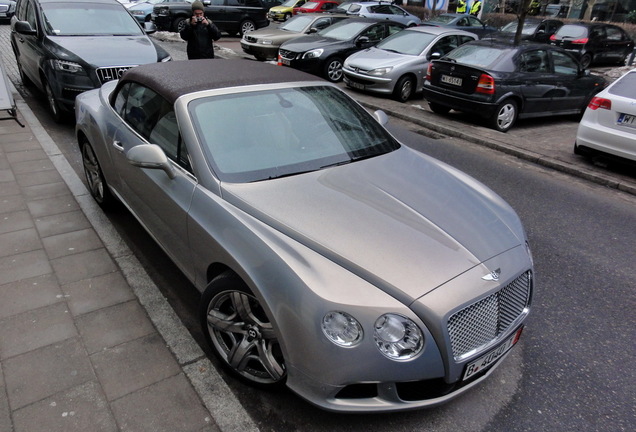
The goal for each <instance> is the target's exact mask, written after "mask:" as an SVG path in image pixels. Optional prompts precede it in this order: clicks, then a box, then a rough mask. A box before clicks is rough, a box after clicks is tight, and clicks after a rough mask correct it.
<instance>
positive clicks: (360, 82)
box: [342, 68, 395, 94]
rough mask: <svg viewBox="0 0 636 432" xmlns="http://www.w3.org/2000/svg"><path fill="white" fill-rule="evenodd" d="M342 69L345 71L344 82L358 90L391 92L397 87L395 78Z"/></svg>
mask: <svg viewBox="0 0 636 432" xmlns="http://www.w3.org/2000/svg"><path fill="white" fill-rule="evenodd" d="M342 71H343V72H344V76H343V80H344V83H345V84H346V85H347V86H349V87H351V88H354V89H357V90H364V91H368V92H372V93H381V94H391V93H393V89H394V88H395V80H394V79H392V78H386V77H375V76H369V75H363V74H360V73H356V72H354V71H353V70H351V69H347V68H343V69H342Z"/></svg>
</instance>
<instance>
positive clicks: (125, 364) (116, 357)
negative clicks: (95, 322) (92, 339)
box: [91, 333, 181, 401]
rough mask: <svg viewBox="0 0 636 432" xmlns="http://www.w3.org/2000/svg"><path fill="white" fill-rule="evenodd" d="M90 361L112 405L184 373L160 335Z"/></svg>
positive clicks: (136, 341)
mask: <svg viewBox="0 0 636 432" xmlns="http://www.w3.org/2000/svg"><path fill="white" fill-rule="evenodd" d="M91 361H92V362H93V367H94V368H95V373H96V374H97V376H98V377H99V382H100V383H102V387H103V389H104V393H106V398H107V399H108V400H109V401H113V400H115V399H118V398H120V397H122V396H125V395H127V394H129V393H132V392H134V391H137V390H139V389H142V388H144V387H146V386H149V385H151V384H154V383H157V382H159V381H162V380H164V379H166V378H168V377H171V376H174V375H176V374H178V373H179V372H180V371H181V369H180V367H179V365H178V364H177V362H176V361H175V359H174V357H173V356H172V354H171V353H170V351H169V350H168V348H166V346H165V342H164V341H163V339H161V337H159V335H158V334H157V333H153V334H151V335H148V336H145V337H143V338H140V339H137V340H134V341H131V342H127V343H125V344H122V345H118V346H116V347H114V348H109V349H106V350H104V351H101V352H99V353H96V354H93V355H92V356H91Z"/></svg>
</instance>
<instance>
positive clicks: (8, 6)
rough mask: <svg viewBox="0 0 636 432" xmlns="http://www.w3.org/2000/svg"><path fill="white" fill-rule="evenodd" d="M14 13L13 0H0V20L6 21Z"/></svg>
mask: <svg viewBox="0 0 636 432" xmlns="http://www.w3.org/2000/svg"><path fill="white" fill-rule="evenodd" d="M13 15H15V2H14V1H13V0H0V21H6V20H10V19H11V18H13Z"/></svg>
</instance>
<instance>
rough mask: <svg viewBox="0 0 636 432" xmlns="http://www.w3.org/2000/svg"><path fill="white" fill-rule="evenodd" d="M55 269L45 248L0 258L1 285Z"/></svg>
mask: <svg viewBox="0 0 636 432" xmlns="http://www.w3.org/2000/svg"><path fill="white" fill-rule="evenodd" d="M52 271H53V269H52V268H51V265H50V264H49V259H48V257H47V256H46V253H44V249H39V250H35V251H31V252H25V253H23V254H18V255H11V256H8V257H4V258H0V285H4V284H6V283H9V282H15V281H19V280H22V279H28V278H32V277H35V276H42V275H45V274H48V273H51V272H52Z"/></svg>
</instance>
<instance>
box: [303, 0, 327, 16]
mask: <svg viewBox="0 0 636 432" xmlns="http://www.w3.org/2000/svg"><path fill="white" fill-rule="evenodd" d="M336 7H338V2H336V1H332V0H311V1H308V2H307V3H305V4H303V5H302V6H300V7H295V8H294V9H293V14H294V15H296V14H308V13H320V12H328V11H330V10H333V9H335V8H336Z"/></svg>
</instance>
